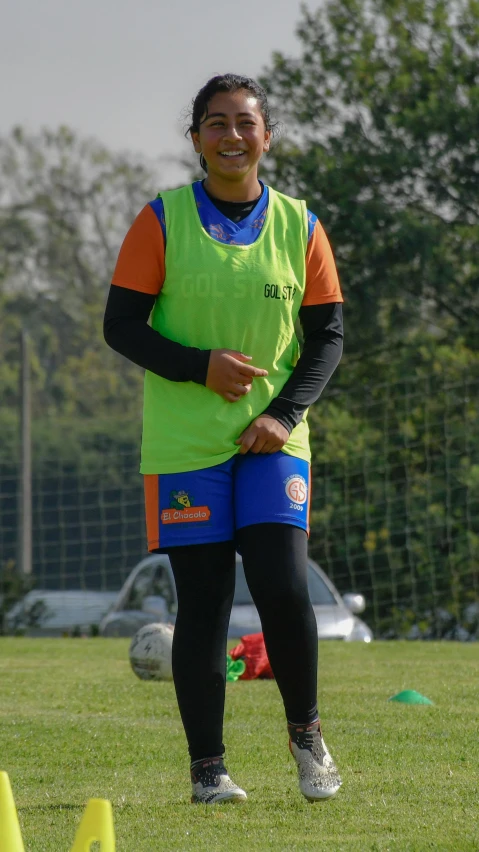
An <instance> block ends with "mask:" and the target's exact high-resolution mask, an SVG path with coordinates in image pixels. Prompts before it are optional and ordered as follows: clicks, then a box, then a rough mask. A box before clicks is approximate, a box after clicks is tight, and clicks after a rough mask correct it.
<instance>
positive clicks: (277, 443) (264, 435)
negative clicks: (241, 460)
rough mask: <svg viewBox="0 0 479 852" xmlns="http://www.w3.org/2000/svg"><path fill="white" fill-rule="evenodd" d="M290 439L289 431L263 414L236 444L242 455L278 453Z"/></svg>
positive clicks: (251, 424)
mask: <svg viewBox="0 0 479 852" xmlns="http://www.w3.org/2000/svg"><path fill="white" fill-rule="evenodd" d="M288 438H289V432H288V430H287V429H286V428H285V427H284V426H283V425H282V424H281V423H280V422H279V421H278V420H275V419H274V417H270V416H269V414H261V415H260V416H259V417H257V418H256V420H253V422H252V423H250V425H249V426H248V428H247V429H245V430H244V432H242V434H241V435H240V436H239V438H238V440H237V441H235V444H241V449H240V453H241V455H245V453H248V452H251V453H277V452H278V450H281V449H282V447H284V445H285V443H286V441H287V440H288Z"/></svg>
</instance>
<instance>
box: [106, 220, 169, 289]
mask: <svg viewBox="0 0 479 852" xmlns="http://www.w3.org/2000/svg"><path fill="white" fill-rule="evenodd" d="M164 280H165V240H164V238H163V231H162V230H161V225H160V223H159V221H158V218H157V216H156V214H155V213H154V211H153V210H152V208H151V207H150V205H149V204H147V205H146V207H144V208H143V210H142V211H141V212H140V213H139V214H138V216H137V217H136V219H135V221H134V222H133V225H132V226H131V228H130V230H129V231H128V233H127V235H126V237H125V239H124V240H123V245H122V247H121V249H120V254H119V255H118V260H117V262H116V266H115V271H114V273H113V278H112V280H111V283H112V284H115V285H116V286H117V287H126V288H127V289H129V290H139V291H140V292H141V293H150V294H151V295H152V296H157V295H158V293H159V292H160V290H161V288H162V287H163V283H164Z"/></svg>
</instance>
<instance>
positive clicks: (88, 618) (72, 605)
mask: <svg viewBox="0 0 479 852" xmlns="http://www.w3.org/2000/svg"><path fill="white" fill-rule="evenodd" d="M117 597H118V592H93V591H81V590H76V589H75V590H68V591H50V590H47V589H45V590H43V589H34V590H33V591H31V592H28V593H27V594H26V595H25V597H24V598H22V600H21V601H18V602H17V603H16V604H14V605H13V606H12V608H11V609H10V610H9V611H8V612H7V614H6V615H5V628H6V631H7V633H21V634H22V635H24V636H71V635H87V636H88V635H91V634H92V633H96V632H97V630H98V625H99V623H100V621H101V619H102V617H103V616H104V615H105V613H106V612H108V610H109V609H110V607H111V605H112V604H113V603H114V602H115V600H116V599H117Z"/></svg>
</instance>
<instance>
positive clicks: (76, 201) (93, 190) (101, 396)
mask: <svg viewBox="0 0 479 852" xmlns="http://www.w3.org/2000/svg"><path fill="white" fill-rule="evenodd" d="M157 185H158V175H157V174H156V173H155V169H154V167H153V166H152V165H151V164H149V163H147V162H144V161H141V160H140V159H137V158H135V157H133V156H129V157H126V156H124V155H118V154H112V153H111V152H109V151H108V150H107V149H105V148H104V147H103V146H101V145H99V144H98V143H96V142H94V141H91V140H82V139H78V138H76V136H75V135H74V134H73V133H72V132H71V131H70V130H68V128H60V129H59V130H58V131H57V132H50V131H47V130H44V131H43V132H42V133H40V134H39V135H37V136H30V135H28V134H26V133H24V132H23V131H22V130H21V129H20V128H16V129H15V130H14V131H13V132H12V133H11V134H10V136H9V137H7V138H0V246H1V248H0V306H1V311H0V331H1V334H0V365H1V366H0V371H1V373H0V379H1V382H0V384H1V386H2V392H1V399H0V401H1V403H2V416H3V418H4V420H5V421H7V424H8V427H9V429H7V431H10V432H11V430H12V425H13V423H14V420H15V417H14V415H13V410H14V409H16V407H17V402H18V370H19V357H18V356H19V349H18V337H19V330H20V327H21V325H26V326H27V327H28V328H29V330H30V334H31V339H32V346H33V375H34V387H35V393H34V400H35V410H36V414H37V415H39V414H40V415H41V416H48V415H54V416H55V420H56V422H58V421H59V420H60V421H61V419H62V418H64V419H65V418H66V419H70V421H72V420H73V421H75V419H77V418H78V417H98V418H101V417H105V416H106V415H108V416H118V415H122V416H123V417H125V415H129V416H130V418H134V419H135V421H138V419H139V409H140V397H141V372H140V371H139V370H138V368H137V367H135V366H134V365H131V364H129V363H128V362H127V361H126V360H125V359H122V358H120V356H118V355H116V353H114V352H112V351H111V350H109V349H108V348H107V347H106V346H105V344H104V341H103V335H102V330H101V324H102V316H103V310H104V304H105V299H106V294H107V291H108V285H109V281H110V280H111V275H112V271H113V268H114V264H115V260H116V256H117V253H118V249H119V247H120V244H121V240H122V238H123V236H124V234H125V232H126V230H127V229H128V227H129V225H130V224H131V222H132V220H133V218H134V217H135V215H136V214H137V213H138V211H139V210H140V209H141V207H142V206H143V205H144V204H145V203H146V201H147V200H148V199H149V198H151V197H152V195H154V194H155V189H156V187H157Z"/></svg>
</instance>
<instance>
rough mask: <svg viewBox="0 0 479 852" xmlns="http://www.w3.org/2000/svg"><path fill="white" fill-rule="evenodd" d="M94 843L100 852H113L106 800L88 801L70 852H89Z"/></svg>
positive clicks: (108, 808)
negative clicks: (98, 845) (97, 844)
mask: <svg viewBox="0 0 479 852" xmlns="http://www.w3.org/2000/svg"><path fill="white" fill-rule="evenodd" d="M95 842H96V843H100V850H101V852H115V830H114V828H113V812H112V809H111V802H109V801H108V800H107V799H90V800H89V802H88V804H87V806H86V809H85V813H84V814H83V817H82V821H81V823H80V825H79V826H78V831H77V833H76V835H75V842H74V844H73V846H72V850H71V852H90V849H91V845H92V843H95ZM0 852H2V850H1V849H0ZM22 852H23V847H22Z"/></svg>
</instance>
